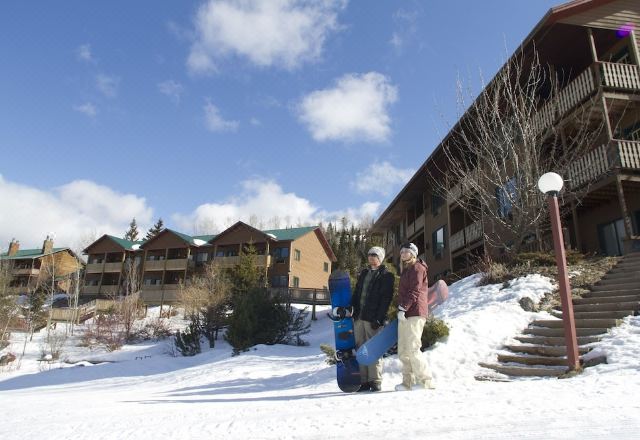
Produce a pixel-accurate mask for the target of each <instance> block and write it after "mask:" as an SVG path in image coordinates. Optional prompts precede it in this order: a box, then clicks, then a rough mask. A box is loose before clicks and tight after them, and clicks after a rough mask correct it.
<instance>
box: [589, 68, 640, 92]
mask: <svg viewBox="0 0 640 440" xmlns="http://www.w3.org/2000/svg"><path fill="white" fill-rule="evenodd" d="M598 64H600V66H601V70H600V74H601V75H602V85H604V86H607V87H615V88H618V89H636V90H637V89H640V73H639V72H640V70H639V69H638V66H636V65H634V64H620V63H598Z"/></svg>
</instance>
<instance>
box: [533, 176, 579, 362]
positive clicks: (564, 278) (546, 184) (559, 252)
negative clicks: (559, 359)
mask: <svg viewBox="0 0 640 440" xmlns="http://www.w3.org/2000/svg"><path fill="white" fill-rule="evenodd" d="M563 185H564V182H563V180H562V177H560V176H559V175H558V174H556V173H546V174H544V175H542V176H541V177H540V179H539V180H538V188H539V189H540V191H542V193H543V194H546V195H547V201H548V203H549V216H550V217H551V231H552V233H553V247H554V249H555V254H556V265H557V266H558V284H559V285H560V301H561V303H562V321H563V324H564V338H565V343H566V345H567V360H568V364H569V370H579V369H580V358H579V355H578V340H577V336H576V322H575V318H574V316H573V303H572V302H571V286H570V285H569V276H568V274H567V259H566V254H565V250H564V240H563V238H562V227H561V224H560V209H559V208H558V193H559V192H560V190H561V189H562V186H563Z"/></svg>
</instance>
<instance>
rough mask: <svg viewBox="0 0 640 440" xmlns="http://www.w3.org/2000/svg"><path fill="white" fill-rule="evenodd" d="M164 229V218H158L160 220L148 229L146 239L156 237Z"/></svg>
mask: <svg viewBox="0 0 640 440" xmlns="http://www.w3.org/2000/svg"><path fill="white" fill-rule="evenodd" d="M163 229H164V222H163V221H162V218H158V221H157V222H156V223H155V224H154V225H153V226H152V227H150V228H149V230H148V231H147V235H145V237H144V239H145V240H149V239H151V238H153V237H155V236H156V235H158V234H159V233H160V232H161V231H162V230H163Z"/></svg>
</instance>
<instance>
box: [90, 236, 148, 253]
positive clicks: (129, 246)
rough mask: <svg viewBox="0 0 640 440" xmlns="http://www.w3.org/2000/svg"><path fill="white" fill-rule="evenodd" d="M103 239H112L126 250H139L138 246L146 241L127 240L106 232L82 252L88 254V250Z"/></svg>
mask: <svg viewBox="0 0 640 440" xmlns="http://www.w3.org/2000/svg"><path fill="white" fill-rule="evenodd" d="M103 240H109V241H112V242H113V243H115V244H117V245H118V246H120V247H121V248H122V249H123V250H125V251H137V250H138V248H139V247H140V246H141V245H142V244H143V243H144V240H140V241H131V240H125V239H124V238H120V237H116V236H114V235H109V234H104V235H103V236H102V237H100V238H98V239H97V240H96V241H94V242H93V243H91V244H90V245H89V246H87V247H86V248H84V249H83V250H82V253H84V254H88V253H89V252H88V251H89V249H90V248H91V247H92V246H93V245H95V244H97V243H99V242H101V241H103Z"/></svg>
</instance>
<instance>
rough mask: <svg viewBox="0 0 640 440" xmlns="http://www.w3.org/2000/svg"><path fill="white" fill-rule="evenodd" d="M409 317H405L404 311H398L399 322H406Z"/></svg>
mask: <svg viewBox="0 0 640 440" xmlns="http://www.w3.org/2000/svg"><path fill="white" fill-rule="evenodd" d="M406 320H407V317H406V316H404V310H399V311H398V321H406Z"/></svg>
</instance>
